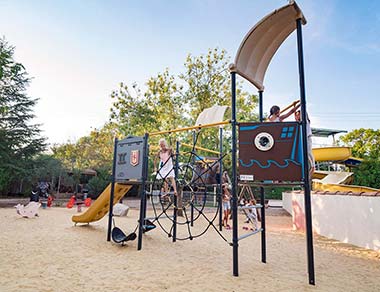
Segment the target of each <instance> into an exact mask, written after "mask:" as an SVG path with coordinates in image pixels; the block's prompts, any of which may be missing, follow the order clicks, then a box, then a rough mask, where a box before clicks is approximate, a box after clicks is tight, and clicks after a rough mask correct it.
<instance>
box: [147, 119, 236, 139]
mask: <svg viewBox="0 0 380 292" xmlns="http://www.w3.org/2000/svg"><path fill="white" fill-rule="evenodd" d="M229 123H230V120H228V121H223V122H217V123H212V124H204V125H198V126H192V127H185V128H178V129H173V130H167V131H159V132H152V133H149V136H156V135H162V134H171V133H176V132H184V131H189V130H196V129H202V128H211V127H215V126H221V125H226V124H229Z"/></svg>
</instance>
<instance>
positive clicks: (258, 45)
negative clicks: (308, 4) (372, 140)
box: [230, 1, 306, 90]
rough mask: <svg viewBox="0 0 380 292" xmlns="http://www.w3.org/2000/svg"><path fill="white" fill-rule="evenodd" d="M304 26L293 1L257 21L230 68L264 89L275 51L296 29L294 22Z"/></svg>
mask: <svg viewBox="0 0 380 292" xmlns="http://www.w3.org/2000/svg"><path fill="white" fill-rule="evenodd" d="M297 19H301V21H302V24H306V19H305V17H304V16H303V13H302V11H301V9H300V8H299V7H298V5H297V4H296V3H295V2H294V1H292V2H291V3H290V4H288V5H286V6H284V7H281V8H279V9H277V10H275V11H273V12H272V13H270V14H269V15H267V16H266V17H264V18H263V19H262V20H261V21H260V22H258V23H257V24H256V25H255V26H254V27H253V28H252V29H251V30H250V31H249V32H248V34H247V35H246V36H245V38H244V39H243V41H242V43H241V44H240V47H239V50H238V52H237V54H236V58H235V64H233V65H232V66H231V67H230V69H231V71H235V72H236V73H238V74H239V75H241V76H242V77H244V78H246V79H247V80H248V81H250V82H251V83H252V84H253V85H255V86H256V87H257V89H259V90H264V85H263V82H264V77H265V72H266V70H267V68H268V65H269V63H270V61H271V59H272V57H273V56H274V54H275V53H276V51H277V49H278V48H279V47H280V46H281V44H282V43H283V42H284V41H285V39H286V38H287V37H288V36H289V35H290V34H291V33H292V32H293V31H294V30H295V29H296V20H297Z"/></svg>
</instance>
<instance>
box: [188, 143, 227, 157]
mask: <svg viewBox="0 0 380 292" xmlns="http://www.w3.org/2000/svg"><path fill="white" fill-rule="evenodd" d="M181 145H183V146H187V147H190V148H193V145H190V144H187V143H182V142H181ZM194 148H195V149H197V150H202V151H206V152H210V153H214V154H220V152H218V151H215V150H211V149H207V148H203V147H199V146H194Z"/></svg>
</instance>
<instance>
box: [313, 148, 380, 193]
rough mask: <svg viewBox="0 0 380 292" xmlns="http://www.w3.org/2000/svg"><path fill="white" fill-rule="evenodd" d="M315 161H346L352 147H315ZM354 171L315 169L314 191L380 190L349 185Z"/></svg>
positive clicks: (357, 191)
mask: <svg viewBox="0 0 380 292" xmlns="http://www.w3.org/2000/svg"><path fill="white" fill-rule="evenodd" d="M313 155H314V158H315V161H317V162H318V161H319V162H322V161H344V160H346V159H349V158H350V157H351V148H350V147H323V148H313ZM352 180H353V173H352V172H343V171H342V172H337V171H315V172H314V174H313V190H314V191H330V192H337V191H339V192H354V193H372V192H378V191H379V190H377V189H373V188H369V187H363V186H356V185H348V184H347V183H350V182H352Z"/></svg>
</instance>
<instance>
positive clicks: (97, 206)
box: [71, 183, 132, 223]
mask: <svg viewBox="0 0 380 292" xmlns="http://www.w3.org/2000/svg"><path fill="white" fill-rule="evenodd" d="M131 188H132V186H131V185H123V184H119V183H115V190H114V197H113V205H115V204H116V203H117V202H119V201H120V199H121V198H122V197H124V195H125V194H126V193H127V192H128V191H129V190H130V189H131ZM110 196H111V184H109V185H108V186H107V187H106V188H105V189H104V191H103V192H102V193H101V195H100V196H99V197H98V198H97V199H96V200H95V202H93V203H92V205H91V206H90V208H88V209H87V210H86V211H85V212H84V213H82V214H79V215H74V216H73V217H72V218H71V220H72V221H73V222H75V223H90V222H94V221H98V220H100V219H102V218H103V217H104V215H106V214H107V213H108V211H109V202H110Z"/></svg>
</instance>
